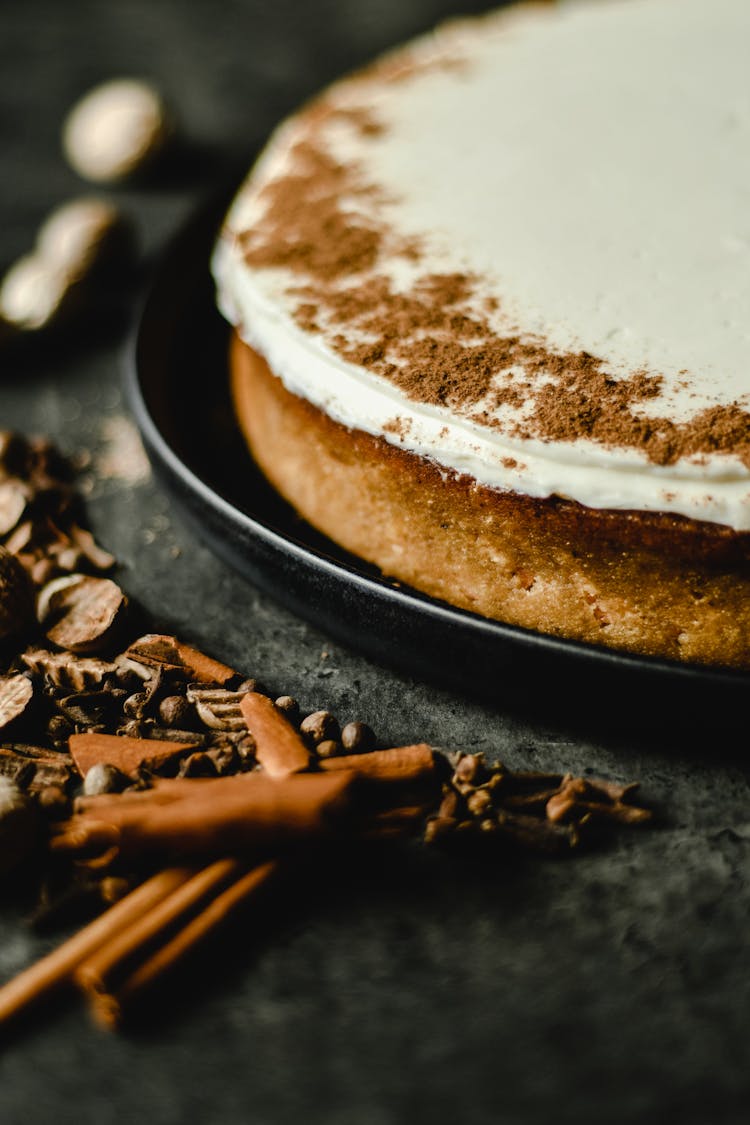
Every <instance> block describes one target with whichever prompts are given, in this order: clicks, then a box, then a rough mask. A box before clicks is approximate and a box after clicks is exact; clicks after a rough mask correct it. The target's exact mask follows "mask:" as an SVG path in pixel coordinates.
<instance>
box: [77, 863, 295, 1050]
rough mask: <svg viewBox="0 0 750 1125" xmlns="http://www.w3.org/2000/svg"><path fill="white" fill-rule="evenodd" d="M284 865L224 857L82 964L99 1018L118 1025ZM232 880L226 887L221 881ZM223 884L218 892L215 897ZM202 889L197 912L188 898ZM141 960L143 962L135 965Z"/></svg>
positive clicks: (82, 979) (82, 980) (80, 977)
mask: <svg viewBox="0 0 750 1125" xmlns="http://www.w3.org/2000/svg"><path fill="white" fill-rule="evenodd" d="M280 869H281V863H280V862H279V861H278V860H271V861H269V862H267V863H263V864H261V865H260V866H258V867H252V868H251V869H250V870H249V871H248V870H242V869H240V868H238V866H237V861H236V860H220V861H218V863H215V864H212V865H211V867H210V868H208V869H207V870H206V872H201V873H200V875H198V876H196V877H195V879H194V880H192V881H191V884H188V885H187V886H185V887H182V888H180V890H179V891H178V892H177V893H176V894H174V895H172V896H171V897H170V898H169V899H167V900H166V901H165V902H163V903H162V904H160V907H159V908H158V909H157V910H156V911H154V912H153V913H152V914H151V915H150V916H149V918H148V919H144V920H143V922H142V923H141V926H139V930H140V934H138V933H136V932H135V931H134V930H131V931H129V933H128V934H127V935H123V938H124V939H126V940H123V941H122V942H119V943H118V945H119V949H117V948H114V949H113V948H112V947H108V948H107V949H105V950H102V951H100V952H99V954H98V955H95V957H93V958H91V959H90V960H89V961H87V962H86V963H84V964H82V965H81V966H80V968H79V970H78V972H77V973H76V981H77V983H78V984H79V986H80V987H82V988H83V989H84V990H85V992H86V993H87V995H88V997H89V1001H90V1003H91V1010H92V1014H93V1016H94V1018H95V1019H96V1021H97V1023H99V1025H100V1026H102V1027H106V1028H116V1027H118V1026H119V1025H120V1023H121V1022H122V1018H123V1015H124V1014H125V1013H126V1012H127V1011H128V1010H129V1009H131V1008H132V1007H133V1006H134V1005H135V1004H136V1003H137V1002H138V1001H139V1000H141V999H142V998H143V997H144V995H145V994H146V992H147V991H148V990H149V989H150V988H152V987H153V985H154V984H155V983H156V982H157V981H159V980H160V979H161V978H162V977H163V976H164V975H165V974H166V973H168V972H170V971H172V970H173V969H174V968H175V967H176V966H177V965H179V964H180V962H181V961H182V960H183V959H184V958H185V957H186V956H187V955H188V954H190V953H191V952H192V951H193V950H194V949H195V948H196V947H197V946H198V945H200V944H201V943H202V942H203V941H204V940H205V939H206V938H208V937H209V935H211V934H212V933H214V932H215V931H217V930H218V929H219V928H220V927H221V926H223V925H225V924H226V923H227V922H228V921H229V920H230V919H231V918H232V916H233V915H234V914H235V913H236V912H238V911H239V909H240V908H242V907H244V906H245V905H246V904H247V903H248V901H249V900H250V899H252V898H255V897H256V896H258V895H259V893H260V892H261V891H263V890H265V889H266V888H267V886H268V885H269V883H270V882H271V881H272V880H273V879H274V877H275V876H276V875H277V874H278V872H279V871H280ZM233 876H236V877H233ZM201 882H202V883H203V884H204V885H205V888H206V890H205V893H203V891H202V888H201V886H200V884H201ZM227 883H228V885H224V886H223V888H222V886H221V884H227ZM217 887H218V888H219V889H218V893H217V894H215V895H214V896H213V897H211V894H212V891H214V890H215V889H216V888H217ZM196 888H197V890H198V895H199V898H200V902H201V903H203V905H201V906H200V909H198V910H197V911H194V904H192V903H191V904H188V905H185V903H186V900H187V899H188V898H194V897H195V895H194V890H195V889H196ZM181 900H182V901H181ZM206 900H207V901H206ZM183 906H185V909H182V907H183ZM190 913H192V915H193V916H192V917H189V914H190ZM149 948H150V949H151V952H150V953H149V952H148V949H149ZM144 954H145V955H144ZM136 959H138V960H140V963H137V964H134V961H135V960H136ZM128 968H130V972H129V973H128V972H127V970H128Z"/></svg>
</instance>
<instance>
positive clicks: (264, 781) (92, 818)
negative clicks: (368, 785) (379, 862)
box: [50, 772, 355, 866]
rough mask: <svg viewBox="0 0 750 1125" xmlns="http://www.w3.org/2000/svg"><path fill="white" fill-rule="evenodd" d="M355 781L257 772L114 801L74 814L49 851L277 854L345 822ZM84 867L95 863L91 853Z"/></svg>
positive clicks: (135, 854) (347, 777)
mask: <svg viewBox="0 0 750 1125" xmlns="http://www.w3.org/2000/svg"><path fill="white" fill-rule="evenodd" d="M354 780H355V779H354V778H353V777H352V775H351V774H349V773H341V774H336V775H334V776H327V775H324V774H323V775H321V774H302V775H299V776H297V775H294V776H291V777H288V778H286V779H285V780H280V781H273V780H271V779H270V778H268V777H265V776H264V775H263V774H261V773H260V772H258V773H252V774H238V775H236V776H235V777H232V778H218V779H216V780H215V781H208V780H204V781H196V782H191V783H190V784H191V785H193V784H194V785H195V786H196V789H195V794H194V795H193V794H192V793H188V795H187V796H185V797H184V798H181V799H179V800H175V801H171V802H170V803H168V804H152V803H150V802H148V801H143V802H134V801H128V802H123V803H122V804H115V803H114V802H113V804H112V805H111V806H105V807H104V808H102V809H101V810H99V809H97V810H94V811H92V812H88V813H82V814H81V815H77V816H74V817H72V818H71V819H70V820H68V821H64V822H62V823H61V824H60V825H59V830H58V833H57V835H55V836H53V837H52V839H51V840H50V849H51V850H52V851H53V852H68V853H73V854H74V855H75V854H76V853H78V854H79V855H83V856H89V857H91V853H92V851H94V852H95V848H96V846H97V844H99V843H100V842H101V845H102V848H103V849H104V848H105V847H106V858H107V859H108V860H110V861H111V860H113V859H114V858H115V856H118V857H119V858H127V859H130V858H133V857H138V856H141V855H144V854H154V853H157V854H161V853H163V852H164V851H167V852H169V853H173V854H175V855H179V856H200V857H202V858H206V859H209V858H212V857H216V856H224V855H233V854H239V855H244V854H247V853H248V852H249V853H250V854H252V855H258V854H261V855H268V854H273V855H275V854H278V853H279V852H280V851H281V850H282V849H283V848H286V847H289V846H290V845H291V844H293V843H295V842H299V841H300V840H310V839H317V838H320V837H322V836H325V835H327V834H329V833H330V832H332V831H335V830H336V829H337V828H339V827H343V826H344V825H346V824H347V823H348V819H349V816H350V812H351V805H352V800H351V790H352V787H353V784H354ZM226 783H231V784H226ZM115 841H116V842H115ZM89 862H90V863H95V864H96V865H97V866H100V865H101V863H100V857H96V855H94V856H93V857H92V858H89Z"/></svg>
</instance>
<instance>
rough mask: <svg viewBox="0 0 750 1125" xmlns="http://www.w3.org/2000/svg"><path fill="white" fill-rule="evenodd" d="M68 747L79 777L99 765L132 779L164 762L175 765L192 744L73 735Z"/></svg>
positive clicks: (122, 736)
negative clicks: (174, 762)
mask: <svg viewBox="0 0 750 1125" xmlns="http://www.w3.org/2000/svg"><path fill="white" fill-rule="evenodd" d="M69 745H70V753H71V755H72V758H73V761H74V762H75V764H76V768H77V769H78V772H79V773H80V775H81V777H85V776H86V774H87V773H88V771H89V770H90V769H91V767H92V766H95V765H97V764H99V763H106V764H107V765H110V766H115V767H116V768H117V769H118V770H121V771H122V773H125V774H128V775H129V776H131V777H135V776H136V775H137V774H138V772H139V770H144V769H145V770H156V769H158V768H159V767H160V766H163V765H164V763H165V762H167V761H174V760H175V759H176V758H179V757H180V756H181V755H182V754H184V753H186V752H187V751H189V750H193V749H194V744H193V743H192V742H168V741H163V740H161V739H150V738H128V737H127V736H126V735H114V734H74V735H72V736H71V738H70V740H69Z"/></svg>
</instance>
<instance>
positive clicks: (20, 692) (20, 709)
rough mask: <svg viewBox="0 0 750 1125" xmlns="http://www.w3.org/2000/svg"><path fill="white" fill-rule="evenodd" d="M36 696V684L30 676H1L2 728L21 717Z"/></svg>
mask: <svg viewBox="0 0 750 1125" xmlns="http://www.w3.org/2000/svg"><path fill="white" fill-rule="evenodd" d="M33 697H34V685H33V684H32V682H31V680H30V679H29V677H28V676H25V675H24V674H23V672H19V673H18V674H17V675H15V676H0V729H2V728H4V727H7V726H9V725H10V724H11V723H13V722H15V721H16V720H17V719H20V718H21V716H22V715H23V714H24V712H25V711H26V710H27V708H28V706H29V704H30V703H31V701H32V699H33Z"/></svg>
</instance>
